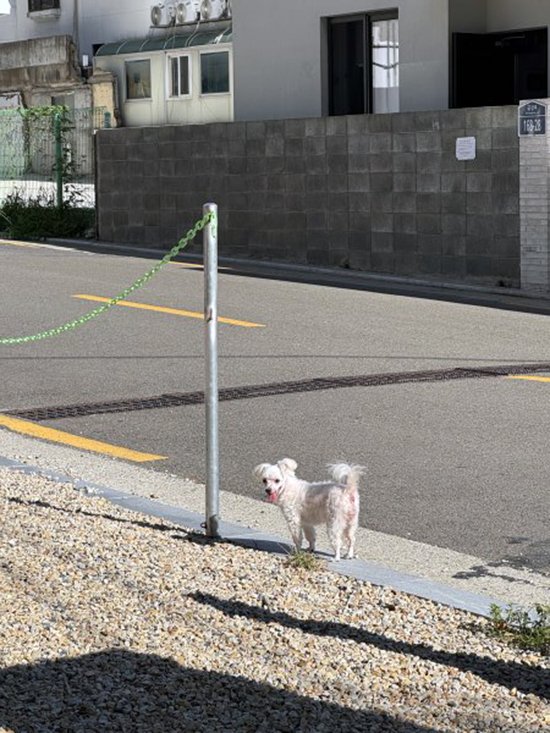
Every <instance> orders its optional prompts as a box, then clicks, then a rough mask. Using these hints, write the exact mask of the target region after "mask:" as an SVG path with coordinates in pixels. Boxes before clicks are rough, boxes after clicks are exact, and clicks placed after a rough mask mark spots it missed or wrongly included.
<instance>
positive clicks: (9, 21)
mask: <svg viewBox="0 0 550 733" xmlns="http://www.w3.org/2000/svg"><path fill="white" fill-rule="evenodd" d="M10 2H11V6H12V8H11V13H10V15H0V43H9V42H10V41H23V40H25V39H27V38H40V37H44V36H62V35H65V34H67V35H72V33H73V6H74V2H75V0H62V5H63V10H62V12H61V14H60V16H59V18H55V19H51V20H44V19H42V20H33V19H32V18H29V17H27V11H28V9H29V4H28V0H10Z"/></svg>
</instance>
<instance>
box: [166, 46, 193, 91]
mask: <svg viewBox="0 0 550 733" xmlns="http://www.w3.org/2000/svg"><path fill="white" fill-rule="evenodd" d="M181 58H186V59H187V86H188V89H189V91H188V92H186V93H185V94H181V92H178V94H172V88H173V84H172V61H174V60H175V59H177V60H178V88H179V86H180V81H181V67H180V63H179V60H180V59H181ZM166 66H167V73H166V98H167V99H168V100H169V101H177V100H178V99H190V98H191V97H192V96H193V58H192V54H190V53H188V52H187V53H170V54H168V55H167V57H166Z"/></svg>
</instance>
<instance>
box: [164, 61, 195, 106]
mask: <svg viewBox="0 0 550 733" xmlns="http://www.w3.org/2000/svg"><path fill="white" fill-rule="evenodd" d="M168 64H169V65H170V96H171V97H187V96H189V94H190V93H191V85H190V78H191V76H190V73H189V69H190V59H189V56H171V57H169V58H168Z"/></svg>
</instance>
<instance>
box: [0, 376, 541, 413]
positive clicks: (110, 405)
mask: <svg viewBox="0 0 550 733" xmlns="http://www.w3.org/2000/svg"><path fill="white" fill-rule="evenodd" d="M540 371H550V363H545V364H540V363H539V364H522V365H517V366H516V365H507V366H491V367H478V368H472V369H461V368H457V369H439V370H432V371H419V372H390V373H386V374H363V375H359V376H347V377H318V378H315V379H301V380H297V381H292V382H272V383H270V384H251V385H246V386H243V387H232V388H224V389H220V391H219V399H220V401H229V400H246V399H252V398H254V397H272V396H275V395H283V394H295V393H297V392H317V391H319V390H326V389H342V388H345V387H383V386H388V385H393V384H407V383H411V382H445V381H450V380H453V379H480V378H483V377H493V378H494V377H501V376H506V375H507V374H527V373H533V372H540ZM203 402H204V392H202V391H197V392H176V393H174V394H161V395H157V396H154V397H147V398H144V399H132V400H118V401H112V402H87V403H81V404H76V405H60V406H55V407H37V408H27V409H22V410H9V411H6V412H4V414H5V415H11V416H13V417H20V418H22V419H24V420H33V421H35V422H41V421H42V420H59V419H62V418H68V417H85V416H87V415H102V414H106V413H115V412H135V411H137V410H159V409H163V408H166V407H180V406H183V405H199V404H202V403H203Z"/></svg>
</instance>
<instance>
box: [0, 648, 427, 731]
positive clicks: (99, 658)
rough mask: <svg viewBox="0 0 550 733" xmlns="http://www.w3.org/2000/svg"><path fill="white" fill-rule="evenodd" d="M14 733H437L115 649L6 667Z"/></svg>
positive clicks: (2, 721)
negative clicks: (72, 657) (344, 732)
mask: <svg viewBox="0 0 550 733" xmlns="http://www.w3.org/2000/svg"><path fill="white" fill-rule="evenodd" d="M1 727H3V728H7V729H9V730H13V731H14V733H29V732H30V731H33V732H34V731H36V732H37V733H38V731H40V732H42V731H44V732H45V731H47V732H48V733H61V732H62V731H63V732H65V731H70V732H71V733H80V732H81V731H82V733H84V732H85V733H96V731H97V732H99V731H109V733H119V732H122V731H128V732H129V731H133V732H135V731H143V732H144V733H157V732H158V733H182V732H183V731H185V733H198V732H199V731H205V733H206V731H209V733H215V732H217V731H219V732H221V731H224V733H227V732H229V731H231V733H240V732H241V731H242V732H243V733H244V732H245V731H250V733H273V732H275V731H277V732H278V731H293V733H294V732H296V733H298V732H302V733H306V732H307V733H312V732H313V731H315V733H324V732H325V731H326V733H334V731H349V732H353V731H358V732H359V731H380V732H381V731H395V733H435V731H434V730H433V729H432V728H425V727H422V726H417V725H414V724H408V723H403V722H401V721H400V720H398V719H397V718H394V717H392V716H387V715H383V714H378V713H374V712H371V711H369V710H352V709H349V708H344V707H341V706H339V705H335V704H333V703H330V702H325V701H319V700H313V699H311V698H307V697H302V696H300V695H296V694H294V693H291V692H287V691H284V690H280V689H276V688H275V687H272V686H270V685H267V684H262V683H257V682H252V681H250V680H247V679H245V678H243V677H233V676H230V675H224V674H218V673H215V672H205V671H200V670H196V669H191V668H189V667H183V666H180V665H179V664H176V663H175V662H174V661H172V660H170V659H165V658H163V657H159V656H156V655H150V654H136V653H133V652H130V651H125V650H119V649H113V650H108V651H104V652H100V653H97V654H89V655H86V656H82V657H77V658H75V659H56V660H52V661H46V662H41V663H39V664H35V665H18V666H16V667H11V668H9V669H6V670H3V671H1V672H0V728H1Z"/></svg>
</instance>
